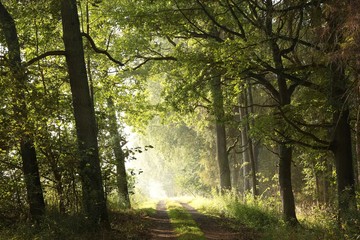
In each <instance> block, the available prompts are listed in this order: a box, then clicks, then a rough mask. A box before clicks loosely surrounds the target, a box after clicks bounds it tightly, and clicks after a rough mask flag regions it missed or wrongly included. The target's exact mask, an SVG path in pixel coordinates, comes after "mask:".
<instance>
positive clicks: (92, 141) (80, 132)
mask: <svg viewBox="0 0 360 240" xmlns="http://www.w3.org/2000/svg"><path fill="white" fill-rule="evenodd" d="M61 16H62V26H63V40H64V45H65V51H66V62H67V66H68V73H69V78H70V86H71V93H72V99H73V108H74V116H75V123H76V133H77V138H78V139H77V141H78V148H79V154H80V164H79V172H80V176H81V182H82V193H83V207H84V211H85V214H86V215H87V216H88V217H89V219H90V221H91V222H93V223H95V224H99V223H100V224H102V225H103V226H105V227H107V228H108V227H109V220H108V214H107V208H106V201H105V197H104V190H103V185H102V178H101V169H100V159H99V152H98V142H97V130H96V129H97V128H96V120H95V112H94V106H93V104H92V100H91V97H90V94H89V85H88V79H87V73H86V67H85V59H84V49H83V44H82V36H81V33H80V24H79V18H78V13H77V5H76V1H75V0H62V1H61Z"/></svg>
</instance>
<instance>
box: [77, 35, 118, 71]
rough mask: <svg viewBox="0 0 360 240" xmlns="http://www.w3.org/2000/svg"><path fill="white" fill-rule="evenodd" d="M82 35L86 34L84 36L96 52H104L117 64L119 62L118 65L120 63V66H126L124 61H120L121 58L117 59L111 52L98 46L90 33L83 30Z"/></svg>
mask: <svg viewBox="0 0 360 240" xmlns="http://www.w3.org/2000/svg"><path fill="white" fill-rule="evenodd" d="M81 35H82V36H84V37H85V38H86V39H87V40H88V41H89V43H90V45H91V47H92V49H93V50H94V51H95V52H96V53H100V54H104V55H106V56H107V57H108V58H109V60H110V61H112V62H114V63H116V64H118V65H120V66H124V64H123V63H122V62H120V61H119V60H116V59H115V58H113V57H112V56H111V55H110V53H108V52H107V51H106V50H104V49H100V48H98V47H97V46H96V44H95V42H94V40H93V39H92V38H91V36H90V35H89V34H87V33H84V32H82V33H81Z"/></svg>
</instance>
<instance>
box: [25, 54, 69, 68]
mask: <svg viewBox="0 0 360 240" xmlns="http://www.w3.org/2000/svg"><path fill="white" fill-rule="evenodd" d="M65 55H66V52H65V50H55V51H49V52H45V53H43V54H40V55H39V56H37V57H34V58H33V59H30V60H29V61H27V62H26V63H25V67H27V66H30V65H31V64H34V63H35V62H37V61H40V60H41V59H43V58H46V57H49V56H65Z"/></svg>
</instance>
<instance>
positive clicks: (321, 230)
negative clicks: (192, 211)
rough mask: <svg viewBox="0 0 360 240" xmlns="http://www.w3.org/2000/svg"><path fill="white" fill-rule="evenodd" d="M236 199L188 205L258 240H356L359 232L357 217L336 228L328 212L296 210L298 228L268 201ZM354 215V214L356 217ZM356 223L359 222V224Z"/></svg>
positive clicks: (221, 198)
mask: <svg viewBox="0 0 360 240" xmlns="http://www.w3.org/2000/svg"><path fill="white" fill-rule="evenodd" d="M249 199H250V198H247V199H246V204H245V203H244V199H240V198H238V197H237V196H234V195H232V194H227V195H225V196H216V197H213V198H212V199H207V198H201V197H198V198H195V199H192V200H190V201H188V202H189V203H190V204H191V205H192V206H193V207H195V208H196V209H197V210H198V211H200V212H202V213H205V214H209V215H214V216H220V217H227V218H230V219H234V220H235V221H236V222H237V223H238V224H242V225H245V226H246V227H249V228H251V229H254V230H255V231H256V232H257V233H259V235H260V236H259V238H258V239H265V240H279V239H282V240H315V239H316V240H317V239H326V240H340V239H346V240H359V239H360V231H359V230H360V229H359V228H358V227H354V226H355V225H356V224H354V222H355V223H356V222H358V221H359V216H353V217H352V218H351V219H352V220H351V221H352V223H351V224H345V225H343V226H339V225H338V224H337V221H336V217H335V214H333V213H332V211H331V210H329V209H316V208H313V209H311V210H307V211H304V210H301V211H300V210H298V211H297V212H298V213H297V214H298V218H299V221H300V226H299V227H290V226H287V225H286V224H285V223H284V222H283V221H282V220H281V215H280V213H279V212H278V211H276V210H275V207H274V204H276V203H274V201H272V200H271V199H257V200H249ZM357 215H358V214H357ZM359 222H360V221H359Z"/></svg>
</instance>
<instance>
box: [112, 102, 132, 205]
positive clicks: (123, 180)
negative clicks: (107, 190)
mask: <svg viewBox="0 0 360 240" xmlns="http://www.w3.org/2000/svg"><path fill="white" fill-rule="evenodd" d="M108 109H109V123H110V124H109V125H110V126H109V127H110V128H109V132H110V137H111V139H112V146H113V151H114V155H115V162H116V174H117V176H116V177H117V179H116V180H117V186H118V194H119V204H120V206H122V207H125V208H130V207H131V204H130V198H129V189H128V181H127V174H126V168H125V157H126V156H125V153H124V151H123V149H122V146H121V142H122V139H121V136H120V134H119V131H118V126H117V119H116V112H115V108H114V102H113V100H112V99H111V98H108Z"/></svg>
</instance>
